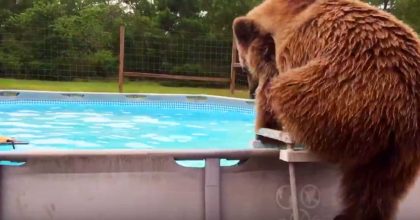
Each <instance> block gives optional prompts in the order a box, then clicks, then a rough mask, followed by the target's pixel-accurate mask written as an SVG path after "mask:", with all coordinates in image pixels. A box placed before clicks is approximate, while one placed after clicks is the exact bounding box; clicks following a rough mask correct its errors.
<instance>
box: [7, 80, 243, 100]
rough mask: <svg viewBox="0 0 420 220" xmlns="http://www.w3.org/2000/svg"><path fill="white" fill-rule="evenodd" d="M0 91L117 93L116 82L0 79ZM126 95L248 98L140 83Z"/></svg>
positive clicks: (129, 85)
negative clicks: (189, 95)
mask: <svg viewBox="0 0 420 220" xmlns="http://www.w3.org/2000/svg"><path fill="white" fill-rule="evenodd" d="M0 89H16V90H43V91H72V92H118V84H117V82H105V81H89V82H56V81H40V80H16V79H0ZM124 92H127V93H170V94H176V93H178V94H207V95H218V96H230V97H237V98H248V92H247V91H246V90H236V91H235V94H234V95H231V94H230V92H229V89H228V88H204V87H170V86H163V85H161V84H159V83H157V82H150V81H141V82H127V83H125V84H124Z"/></svg>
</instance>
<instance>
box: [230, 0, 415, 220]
mask: <svg viewBox="0 0 420 220" xmlns="http://www.w3.org/2000/svg"><path fill="white" fill-rule="evenodd" d="M249 24H252V25H249ZM246 25H248V27H249V29H250V30H251V31H249V32H246V29H244V28H243V27H242V28H241V26H246ZM233 28H234V32H235V36H236V38H237V41H238V45H239V48H240V52H241V54H240V56H241V57H242V59H243V63H244V65H247V66H250V69H253V70H254V71H255V70H257V71H258V72H259V71H264V69H259V68H257V67H258V62H252V57H250V54H252V53H253V52H252V50H254V49H255V47H250V45H252V43H253V42H254V41H256V40H258V39H259V37H260V36H264V35H266V34H270V35H271V36H272V37H273V40H274V42H275V47H276V50H275V63H276V67H277V70H278V73H279V74H277V75H276V76H274V77H273V78H272V79H271V80H270V81H271V86H270V88H268V92H267V95H266V97H267V100H263V101H262V102H261V105H263V106H260V107H259V108H260V109H269V110H270V112H272V114H273V115H274V116H275V120H276V121H281V122H282V124H284V126H285V127H286V128H287V131H288V132H290V134H291V135H292V137H293V138H294V139H295V140H296V141H297V142H300V143H303V144H305V145H306V146H307V147H308V148H309V149H310V150H311V151H313V152H315V153H317V154H318V155H319V156H320V157H322V158H324V159H325V160H327V161H330V162H333V163H336V164H338V165H340V167H341V168H342V171H343V174H344V175H343V179H342V199H343V203H344V204H343V205H344V209H343V211H342V213H341V214H340V215H339V216H337V217H336V218H335V219H337V220H390V219H394V217H395V214H396V211H397V208H398V203H399V200H400V199H401V198H402V197H403V196H404V195H405V193H406V192H407V191H408V189H409V188H410V186H411V185H412V184H413V182H414V181H415V180H416V178H417V175H418V170H419V164H420V131H419V126H420V44H419V40H418V38H417V35H416V33H414V32H413V31H412V29H410V28H409V27H408V26H406V25H405V24H403V23H402V22H400V21H399V20H397V19H396V18H395V17H393V16H392V15H390V14H388V13H385V12H383V11H380V10H378V9H376V8H374V7H371V6H369V5H367V4H365V3H362V2H359V1H355V0H265V1H264V2H263V3H262V4H261V5H259V6H257V7H255V8H254V9H253V10H252V11H250V12H249V13H248V14H247V15H246V16H244V17H239V18H237V19H236V20H235V21H234V25H233ZM241 31H242V33H239V32H241ZM245 33H248V34H249V35H250V36H251V37H250V36H247V37H246V38H247V39H246V38H245V39H246V40H245V41H244V40H243V39H244V38H242V39H241V36H244V35H246V34H245ZM258 53H260V52H256V53H254V54H258ZM253 56H255V55H253ZM258 75H259V76H260V75H264V72H259V73H258ZM268 75H270V76H271V74H268ZM259 79H261V78H259ZM261 88H263V87H261ZM257 99H258V97H257ZM264 105H266V106H264Z"/></svg>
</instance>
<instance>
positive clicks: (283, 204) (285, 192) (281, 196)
mask: <svg viewBox="0 0 420 220" xmlns="http://www.w3.org/2000/svg"><path fill="white" fill-rule="evenodd" d="M291 200H292V196H291V191H290V186H289V185H284V186H280V187H279V188H278V189H277V192H276V202H277V205H278V206H279V207H280V208H282V209H291V208H292V201H291Z"/></svg>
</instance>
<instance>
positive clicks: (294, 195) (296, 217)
mask: <svg viewBox="0 0 420 220" xmlns="http://www.w3.org/2000/svg"><path fill="white" fill-rule="evenodd" d="M287 148H288V149H289V150H290V149H292V146H291V145H287ZM288 163H289V179H290V191H291V197H292V210H293V220H299V205H298V198H297V189H296V174H295V164H294V163H293V162H288Z"/></svg>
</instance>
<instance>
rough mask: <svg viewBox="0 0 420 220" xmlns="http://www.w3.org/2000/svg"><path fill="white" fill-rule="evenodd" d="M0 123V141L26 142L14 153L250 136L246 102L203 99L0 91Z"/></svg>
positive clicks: (196, 143)
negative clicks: (0, 138) (5, 137)
mask: <svg viewBox="0 0 420 220" xmlns="http://www.w3.org/2000/svg"><path fill="white" fill-rule="evenodd" d="M0 121H1V123H0V131H1V132H0V135H1V136H8V137H14V138H16V139H18V140H23V141H28V142H29V144H28V145H19V146H17V148H16V150H28V149H40V150H50V149H52V150H70V149H79V150H96V149H115V150H117V149H156V150H159V149H162V150H168V149H171V150H174V149H176V150H191V149H194V150H197V149H203V150H204V149H213V150H214V149H219V150H223V149H246V148H250V147H251V144H250V143H251V141H252V140H253V138H254V107H253V103H252V102H250V101H247V100H242V99H228V98H220V97H211V96H188V95H138V94H137V95H134V94H95V93H69V94H67V93H47V92H22V91H4V92H2V93H1V99H0ZM0 147H1V148H0V150H3V151H5V150H12V146H6V145H3V146H0ZM184 163H191V161H189V162H185V161H184ZM201 163H202V162H201ZM222 163H224V164H228V162H227V161H224V162H222ZM194 164H195V166H201V165H199V164H200V162H194Z"/></svg>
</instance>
